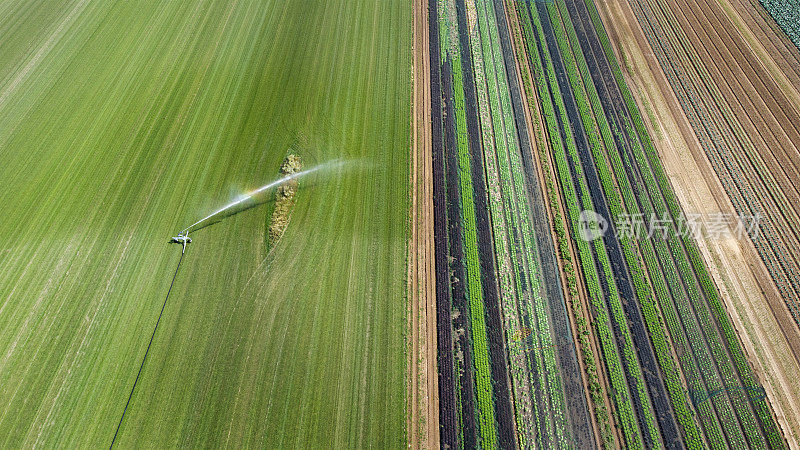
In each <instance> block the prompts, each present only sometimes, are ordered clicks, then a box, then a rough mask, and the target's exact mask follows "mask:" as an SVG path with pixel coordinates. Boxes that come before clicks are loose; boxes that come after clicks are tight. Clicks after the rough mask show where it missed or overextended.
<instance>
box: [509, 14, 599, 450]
mask: <svg viewBox="0 0 800 450" xmlns="http://www.w3.org/2000/svg"><path fill="white" fill-rule="evenodd" d="M494 7H495V15H496V16H497V26H498V28H499V34H500V46H501V48H502V51H503V60H504V61H505V65H506V75H507V79H508V85H509V90H510V93H511V104H512V108H513V110H514V119H515V122H516V128H517V135H518V137H519V144H520V152H521V156H522V165H523V168H524V170H525V184H526V187H527V190H528V198H529V202H530V204H531V209H532V212H533V218H532V219H533V227H534V232H535V233H536V242H537V246H538V251H539V261H540V264H541V265H540V267H541V272H542V278H543V279H542V281H543V282H544V283H543V286H542V288H543V291H544V292H545V298H547V300H548V305H549V309H550V319H551V323H552V326H553V335H554V338H555V344H556V348H557V355H558V366H559V367H560V369H561V370H560V372H561V377H562V380H563V383H564V394H565V396H566V404H567V409H568V411H566V412H567V414H568V416H569V420H570V425H571V428H572V432H571V437H572V441H573V443H574V444H575V445H576V447H577V448H590V447H593V446H594V443H595V440H594V432H593V429H592V423H591V419H590V417H589V405H588V404H587V402H586V396H585V395H584V390H583V381H582V378H581V373H580V367H579V365H578V356H577V353H576V351H575V340H574V339H573V336H572V328H571V327H570V324H569V319H568V318H567V309H566V308H567V305H566V302H565V299H564V293H563V291H562V286H561V274H560V272H559V268H558V263H557V261H556V253H555V244H554V243H553V240H552V234H551V232H550V230H551V225H550V221H549V218H548V215H547V212H546V211H545V208H544V198H543V194H542V189H541V186H539V179H538V175H537V169H536V164H535V162H534V161H533V148H532V146H531V141H530V138H531V137H530V136H529V135H528V125H527V122H526V121H525V109H524V105H523V104H522V90H521V88H520V81H519V79H518V76H517V67H516V59H515V54H514V48H513V46H512V44H511V36H510V31H509V27H508V23H507V20H506V15H505V8H504V6H503V0H494Z"/></svg>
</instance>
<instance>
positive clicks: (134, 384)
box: [108, 252, 184, 450]
mask: <svg viewBox="0 0 800 450" xmlns="http://www.w3.org/2000/svg"><path fill="white" fill-rule="evenodd" d="M183 255H184V252H181V259H179V260H178V267H176V268H175V274H173V275H172V282H171V283H170V284H169V290H167V296H166V297H164V304H162V305H161V312H160V313H159V314H158V320H156V326H155V327H153V334H151V335H150V342H148V343H147V350H145V352H144V357H143V358H142V363H141V364H140V365H139V372H138V373H137V374H136V379H135V380H134V381H133V386H132V387H131V393H130V394H129V395H128V401H127V402H125V409H123V410H122V416H121V417H120V418H119V423H118V424H117V431H115V432H114V438H113V439H111V445H110V446H109V447H108V448H109V450H110V449H111V448H113V447H114V442H116V440H117V434H119V428H120V427H121V426H122V420H123V419H124V418H125V413H126V412H128V405H129V404H130V403H131V398H132V397H133V391H134V389H136V383H138V382H139V376H140V375H141V374H142V368H144V362H145V361H146V360H147V355H148V353H150V346H151V345H153V338H154V337H155V336H156V330H157V329H158V324H159V323H161V316H163V315H164V308H166V307H167V300H169V294H170V293H171V292H172V286H173V285H175V278H177V277H178V269H180V268H181V263H182V262H183Z"/></svg>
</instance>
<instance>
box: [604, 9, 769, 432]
mask: <svg viewBox="0 0 800 450" xmlns="http://www.w3.org/2000/svg"><path fill="white" fill-rule="evenodd" d="M594 13H595V14H596V11H595V12H594ZM604 46H605V47H606V49H607V50H606V52H607V53H610V51H609V50H610V49H609V47H608V46H607V44H604ZM614 63H615V62H614ZM613 69H614V70H613V72H614V76H615V77H616V78H617V79H621V78H622V76H621V73H620V72H619V68H618V66H616V63H615V64H614V66H613ZM622 87H623V95H624V96H625V100H626V103H628V105H629V110H630V111H631V115H632V116H633V118H634V124H635V126H636V128H637V131H638V133H639V136H640V137H641V138H642V142H643V144H644V147H645V149H646V150H647V159H648V162H649V163H650V165H651V168H652V170H653V172H654V173H655V178H656V179H657V180H658V185H659V186H660V187H661V190H662V193H663V195H664V198H665V201H666V203H667V205H668V206H669V209H670V211H671V213H672V214H673V216H675V217H677V216H678V215H679V214H680V210H679V207H678V205H677V202H676V201H675V198H674V193H673V192H672V191H671V189H669V185H668V182H667V180H666V178H665V176H664V173H663V168H662V167H661V164H660V161H659V160H658V156H657V154H656V153H655V151H654V149H653V147H652V143H651V142H650V139H649V136H648V135H647V134H646V132H645V131H644V126H643V124H642V122H641V117H640V116H639V114H638V110H636V109H635V107H632V106H631V105H632V104H633V101H632V98H631V96H630V92H628V91H627V88H626V87H624V86H622ZM650 184H653V182H652V181H650ZM671 243H673V241H672V240H671ZM682 243H683V244H684V246H685V249H686V252H687V255H688V259H689V261H690V262H691V268H692V269H694V272H695V274H696V275H697V278H698V280H699V282H700V285H701V287H702V290H703V294H704V295H705V297H706V300H707V302H708V304H707V305H706V303H704V302H702V301H700V300H699V298H698V297H699V294H698V293H696V292H690V293H691V296H692V298H693V300H695V303H694V306H695V309H696V311H697V312H698V317H699V318H700V320H701V322H702V323H703V328H704V329H706V330H709V329H713V327H714V324H713V321H714V320H715V321H716V322H717V323H720V324H721V328H722V333H723V335H724V336H725V341H726V344H727V350H728V351H729V352H730V353H731V354H732V355H733V359H734V362H735V363H736V367H737V369H738V371H739V373H740V375H741V378H742V383H743V384H744V385H745V386H749V385H750V383H752V379H751V377H750V371H749V368H747V367H746V366H742V365H741V364H739V362H738V361H737V359H739V357H738V356H737V355H742V350H741V346H740V345H739V344H738V342H737V341H736V339H735V335H733V333H732V332H733V330H732V328H731V327H730V322H729V319H728V318H727V315H726V313H725V311H724V309H723V308H722V307H721V304H720V302H719V295H718V293H717V291H716V289H715V287H714V286H713V283H712V282H711V280H710V277H709V276H708V272H707V269H706V268H705V266H704V264H703V263H702V260H701V259H700V257H699V254H698V252H697V248H696V244H695V243H694V242H693V241H692V240H691V239H689V238H686V237H684V239H683V242H682ZM682 263H683V267H682V269H683V271H684V273H686V272H688V270H689V268H688V267H687V266H688V265H689V264H688V263H687V262H686V260H685V259H684V260H683V261H682ZM691 286H693V284H692V285H691ZM691 286H690V291H691ZM709 306H710V307H711V308H712V310H713V314H714V319H713V320H712V319H711V318H710V317H709V316H708V314H709V312H708V307H709ZM731 338H733V339H731ZM709 339H712V340H713V342H711V343H712V344H713V345H712V352H713V353H714V357H715V359H716V360H717V362H718V363H719V364H720V365H722V366H724V367H722V369H721V370H722V373H723V375H725V377H726V379H727V380H728V382H731V381H732V382H736V380H735V374H734V373H731V369H730V366H728V364H730V363H728V362H727V361H728V358H727V357H726V355H725V353H724V350H722V349H721V348H720V347H721V344H719V343H718V341H717V337H716V333H713V331H712V335H711V337H710V338H709ZM737 397H738V396H737ZM742 401H744V399H742V398H740V397H738V398H734V402H735V403H736V404H737V410H738V412H739V413H740V414H744V420H743V422H744V424H745V429H746V431H747V433H748V439H754V440H755V441H756V442H759V441H758V439H759V436H758V435H757V434H756V433H757V429H755V428H754V424H753V418H752V415H751V414H752V413H750V412H749V410H748V409H746V406H745V405H742V404H741V402H742ZM748 413H749V414H748Z"/></svg>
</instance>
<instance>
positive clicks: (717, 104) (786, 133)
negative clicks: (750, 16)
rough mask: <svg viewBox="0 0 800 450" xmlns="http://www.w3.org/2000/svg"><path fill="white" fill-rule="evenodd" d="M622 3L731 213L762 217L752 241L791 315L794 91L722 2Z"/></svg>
mask: <svg viewBox="0 0 800 450" xmlns="http://www.w3.org/2000/svg"><path fill="white" fill-rule="evenodd" d="M629 4H630V5H631V6H632V10H633V12H634V15H635V16H636V18H637V20H638V21H639V24H640V25H641V26H642V29H643V30H644V33H645V35H646V37H647V38H648V40H649V42H650V44H651V46H653V45H655V47H652V48H653V49H654V50H656V55H660V56H659V63H660V64H661V65H662V68H663V69H664V70H665V71H667V76H668V78H669V81H670V83H671V84H672V87H673V89H676V93H677V95H678V98H679V99H680V101H681V106H682V107H683V109H684V112H685V113H687V114H688V117H689V121H690V122H691V124H692V126H693V127H694V129H695V132H698V133H699V134H698V138H699V139H700V141H701V144H702V147H703V149H704V150H705V152H706V154H707V155H708V156H709V159H710V161H711V163H712V166H713V167H714V170H715V171H716V172H717V175H718V176H719V177H720V180H721V182H722V184H723V186H724V187H725V190H726V192H727V194H728V195H729V196H730V198H731V200H732V203H733V205H734V206H735V207H736V210H737V212H738V213H739V214H743V215H748V214H760V215H761V221H760V230H759V231H760V233H759V235H756V236H753V242H754V245H755V246H756V249H757V250H758V252H759V254H760V255H761V258H762V260H763V261H764V262H765V264H766V266H767V268H768V271H769V273H770V275H771V276H772V277H773V279H774V280H775V282H776V285H777V287H778V289H779V291H780V293H781V295H782V296H783V298H784V300H785V302H786V304H787V306H788V307H789V309H790V311H791V312H792V314H793V316H794V319H795V321H796V322H798V321H800V310H799V309H798V299H799V298H800V275H798V274H799V273H800V271H799V270H798V257H800V241H799V240H798V234H797V230H796V227H795V226H794V224H796V223H797V222H798V208H799V207H800V206H798V202H797V195H798V194H797V191H796V188H795V187H794V181H793V180H796V179H797V170H798V167H800V166H799V165H798V161H800V154H799V153H798V148H800V146H799V145H798V137H800V135H798V126H800V125H798V123H800V119H798V118H800V115H799V114H798V106H797V104H796V102H793V101H792V98H794V97H796V94H797V92H796V89H794V88H793V87H792V86H787V85H786V84H782V83H779V82H776V79H775V78H774V77H773V76H772V75H771V73H768V71H767V70H765V68H764V67H765V64H764V62H763V61H762V60H761V59H759V56H758V53H757V52H755V51H754V50H753V48H752V47H751V46H748V45H747V43H746V42H744V39H743V37H742V35H741V34H739V33H737V32H736V31H735V30H736V29H737V28H736V27H735V25H734V24H733V23H731V21H730V18H729V17H728V16H726V15H725V13H724V12H723V10H724V9H725V8H723V7H722V6H721V4H719V3H710V4H709V3H705V2H698V1H694V0H680V1H666V0H652V1H644V0H631V1H630V2H629ZM727 9H728V10H730V6H728V8H727ZM656 36H658V37H656ZM709 42H714V43H715V45H708V44H707V43H709ZM670 74H671V75H670ZM670 76H671V78H670Z"/></svg>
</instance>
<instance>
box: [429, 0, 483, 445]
mask: <svg viewBox="0 0 800 450" xmlns="http://www.w3.org/2000/svg"><path fill="white" fill-rule="evenodd" d="M439 14H440V23H441V25H440V30H441V44H440V45H441V50H442V55H443V60H444V61H445V62H449V67H450V68H451V70H452V86H453V88H452V95H453V110H454V111H453V112H454V113H455V131H456V133H455V137H456V146H457V167H451V168H448V170H454V171H457V174H458V181H459V184H458V192H448V195H450V196H458V197H459V198H458V203H459V204H460V206H461V209H460V219H461V225H462V231H463V245H464V255H463V257H464V260H463V262H462V264H464V267H465V269H466V270H465V274H466V279H465V280H464V281H465V283H464V286H465V294H466V296H467V300H468V303H467V304H468V310H465V311H461V313H462V314H465V315H467V316H468V319H467V320H468V321H469V326H470V331H471V333H470V337H471V340H470V341H469V344H470V347H471V350H472V352H471V353H472V356H473V360H472V361H469V362H466V363H470V364H472V365H473V367H474V375H475V396H476V397H477V405H476V406H477V409H478V417H479V421H478V424H479V427H480V436H481V440H482V442H483V443H484V445H486V446H489V447H494V446H495V444H496V439H497V432H496V423H495V417H494V401H493V392H492V391H493V390H492V374H491V366H490V364H491V363H490V359H489V347H488V342H487V330H486V319H485V317H486V314H485V311H484V303H483V286H482V282H481V272H480V260H479V253H478V239H477V228H476V226H475V203H474V198H473V188H472V173H471V166H470V160H469V158H470V154H469V143H468V139H467V124H466V115H465V111H464V87H463V76H462V64H461V52H460V48H459V42H458V28H457V23H456V21H455V5H454V3H453V1H452V0H451V1H447V0H442V1H440V3H439Z"/></svg>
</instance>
